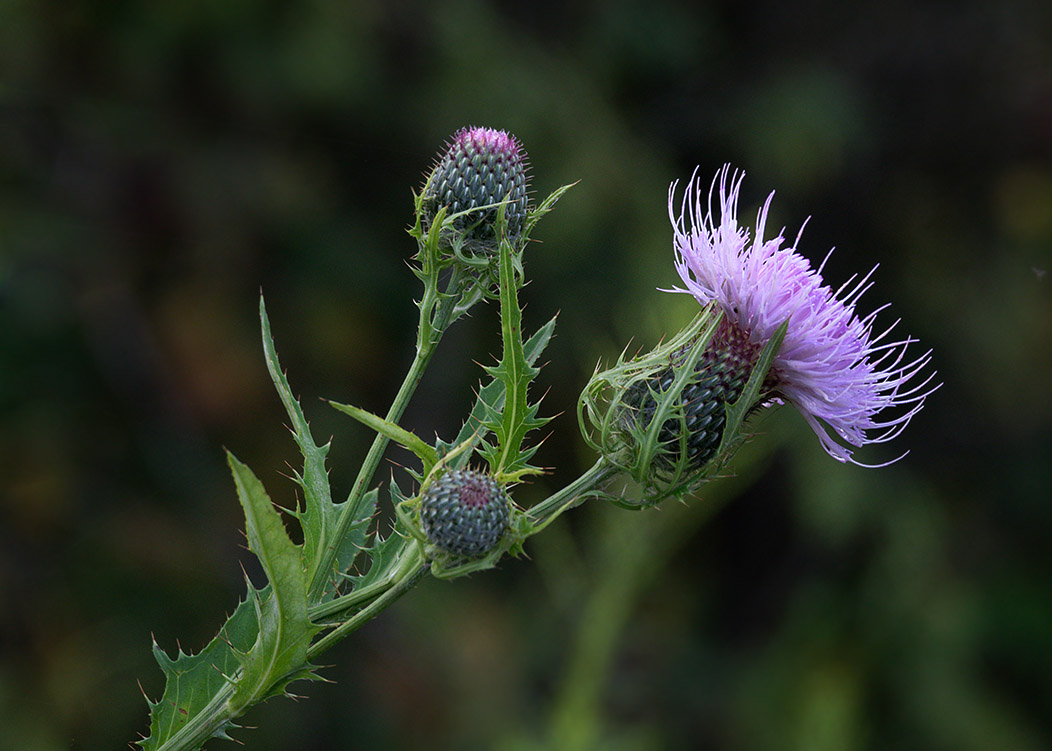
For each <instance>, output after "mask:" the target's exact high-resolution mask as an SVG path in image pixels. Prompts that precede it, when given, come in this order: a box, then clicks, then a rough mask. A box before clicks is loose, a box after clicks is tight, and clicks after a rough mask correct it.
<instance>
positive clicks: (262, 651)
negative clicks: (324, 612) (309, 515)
mask: <svg viewBox="0 0 1052 751" xmlns="http://www.w3.org/2000/svg"><path fill="white" fill-rule="evenodd" d="M227 461H228V463H229V464H230V469H231V471H232V472H233V474H234V483H235V485H237V495H238V499H239V500H240V501H241V506H242V508H243V509H244V512H245V534H246V536H247V537H248V548H249V550H251V551H252V552H253V553H255V554H256V557H257V558H259V562H260V564H261V565H262V566H263V571H264V573H265V574H266V575H267V580H268V581H269V582H270V587H269V588H268V589H264V590H262V591H257V590H253V591H252V592H251V593H250V594H251V597H250V600H251V602H252V603H253V605H254V607H255V611H256V617H257V619H258V622H259V633H258V635H257V637H256V641H255V642H254V643H253V645H252V647H251V648H250V649H249V650H248V651H247V652H237V653H235V654H237V656H238V658H239V660H240V662H241V676H240V677H239V678H238V680H237V683H236V686H235V689H234V695H233V696H232V697H231V698H230V700H229V702H228V705H229V707H230V710H231V712H232V713H233V714H235V715H237V714H240V712H241V711H243V710H244V708H245V707H248V706H249V705H251V704H254V703H255V702H257V701H260V700H262V699H265V698H267V697H269V696H273V695H275V694H279V693H282V692H283V691H284V689H285V685H286V684H287V683H288V682H289V681H290V680H294V679H296V678H305V677H308V675H309V665H308V663H307V647H308V646H309V645H310V640H311V638H312V637H313V636H314V634H316V633H317V632H318V630H319V629H318V627H316V626H314V625H313V624H311V622H310V619H309V618H308V617H307V577H306V572H305V571H304V569H303V561H302V558H301V556H300V547H299V546H298V545H295V544H294V543H293V542H292V540H290V539H289V536H288V532H287V531H286V530H285V525H284V523H283V522H282V520H281V515H280V514H279V513H278V511H277V510H276V509H275V508H274V506H273V504H272V503H271V500H270V496H268V495H267V492H266V490H264V488H263V483H261V482H260V481H259V479H258V478H257V477H256V476H255V474H253V473H252V470H250V469H249V468H248V467H246V466H245V465H244V464H242V463H241V462H239V461H238V460H237V459H236V458H235V457H234V455H233V454H230V453H228V454H227Z"/></svg>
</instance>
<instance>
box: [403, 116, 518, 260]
mask: <svg viewBox="0 0 1052 751" xmlns="http://www.w3.org/2000/svg"><path fill="white" fill-rule="evenodd" d="M527 169H528V164H527V157H526V151H525V150H524V149H523V148H522V144H521V143H519V140H518V139H517V138H515V136H513V135H511V134H510V133H508V132H506V131H503V130H494V129H492V128H479V127H467V128H462V129H461V130H459V131H457V133H456V134H455V135H454V136H453V138H452V140H451V141H450V142H449V145H448V146H447V147H446V150H445V151H444V152H443V153H442V155H441V156H440V157H439V158H438V161H437V162H436V164H435V167H434V169H433V170H432V171H431V174H430V175H429V177H428V181H427V184H426V186H425V188H424V195H423V199H424V200H423V215H422V217H421V220H422V223H423V229H424V231H425V232H426V231H428V230H429V229H430V226H431V222H432V221H433V220H434V218H435V215H436V214H437V213H438V211H439V209H441V208H442V207H445V209H446V212H447V216H448V215H450V214H455V213H458V212H461V211H469V210H471V209H478V210H477V211H470V213H468V214H466V215H464V216H461V217H458V218H457V219H456V220H455V221H454V229H455V231H456V232H457V233H459V234H460V236H461V238H462V240H463V242H464V245H465V247H466V248H467V249H468V250H470V251H472V252H483V253H489V254H495V253H496V249H497V243H498V241H499V238H498V237H497V234H496V225H497V216H498V207H496V206H494V205H493V204H499V203H501V202H502V201H504V200H505V199H507V201H508V203H507V205H506V207H505V209H504V216H505V221H506V223H507V237H508V239H509V240H511V241H512V242H513V243H514V242H515V240H516V239H517V238H518V237H519V236H520V235H521V233H522V230H523V226H524V224H525V220H526V211H527V207H528V202H529V197H528V195H527V183H528V180H527V174H526V173H527ZM481 206H489V208H486V209H479V207H481ZM447 239H448V240H449V241H451V242H452V241H454V238H452V237H450V238H447Z"/></svg>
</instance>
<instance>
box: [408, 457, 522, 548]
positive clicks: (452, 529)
mask: <svg viewBox="0 0 1052 751" xmlns="http://www.w3.org/2000/svg"><path fill="white" fill-rule="evenodd" d="M510 509H511V501H510V500H509V498H508V494H507V493H506V492H505V490H504V488H503V487H501V485H500V484H499V483H498V482H497V481H496V480H494V479H493V478H492V477H490V476H489V475H485V474H483V473H481V472H476V471H474V470H470V469H456V470H452V471H450V472H447V473H446V474H444V475H442V476H441V477H440V478H438V479H437V480H435V481H434V482H432V483H431V484H430V485H429V486H428V488H427V490H426V491H425V492H424V495H423V498H422V499H421V504H420V526H421V527H422V528H423V531H424V535H425V536H426V537H427V539H428V540H429V541H430V542H431V543H432V544H434V545H435V546H436V547H438V548H439V549H440V550H442V551H443V552H446V553H449V554H451V555H455V556H459V557H462V558H480V557H481V556H484V555H485V554H486V553H488V552H490V551H491V550H493V549H494V548H495V547H496V546H497V543H499V542H500V540H501V538H502V537H504V533H505V532H506V531H507V530H508V524H509V518H510Z"/></svg>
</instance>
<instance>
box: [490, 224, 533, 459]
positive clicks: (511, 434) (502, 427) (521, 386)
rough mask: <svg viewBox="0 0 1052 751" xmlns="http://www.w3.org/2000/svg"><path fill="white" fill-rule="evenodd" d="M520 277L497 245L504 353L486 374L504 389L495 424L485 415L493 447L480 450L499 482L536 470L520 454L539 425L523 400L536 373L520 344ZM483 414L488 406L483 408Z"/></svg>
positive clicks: (505, 248)
mask: <svg viewBox="0 0 1052 751" xmlns="http://www.w3.org/2000/svg"><path fill="white" fill-rule="evenodd" d="M519 286H520V276H519V274H518V273H517V270H516V268H515V265H514V263H513V260H512V253H511V245H510V244H509V243H508V242H507V241H506V240H502V241H501V243H500V320H501V339H502V343H503V347H504V351H503V354H502V357H501V360H500V362H498V363H497V365H495V366H492V367H487V368H486V372H487V373H489V374H490V375H491V376H492V377H493V378H494V379H495V380H497V381H500V382H501V383H502V384H503V385H504V395H505V398H504V404H503V409H502V411H501V414H500V418H499V420H495V419H494V417H493V415H492V414H487V419H486V426H487V427H488V428H490V429H491V430H492V431H493V433H494V435H495V436H496V441H497V442H496V445H493V446H488V447H487V448H486V449H484V450H483V453H484V455H485V456H486V459H487V461H488V462H489V464H490V470H491V471H492V472H493V474H494V475H495V476H497V477H499V478H502V480H509V479H518V478H519V477H521V476H522V475H524V474H528V473H530V472H539V470H537V469H535V468H533V467H530V466H529V464H528V463H527V461H526V457H525V456H524V455H523V453H522V442H523V440H525V437H526V434H527V433H528V432H529V431H530V430H532V429H534V428H537V427H540V426H541V425H543V424H544V423H545V422H547V421H546V420H541V419H539V418H537V406H536V405H531V404H529V402H528V399H527V391H528V389H529V385H530V382H531V381H532V380H533V379H534V378H535V377H536V376H537V374H538V373H539V372H540V370H539V369H538V368H535V367H533V366H532V365H531V364H530V362H529V361H528V360H527V358H526V352H525V347H524V345H523V340H522V311H521V310H520V308H519V298H518V290H519ZM486 408H487V410H486V411H487V412H491V411H492V405H488V404H487V405H486Z"/></svg>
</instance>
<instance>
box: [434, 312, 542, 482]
mask: <svg viewBox="0 0 1052 751" xmlns="http://www.w3.org/2000/svg"><path fill="white" fill-rule="evenodd" d="M555 322H556V318H552V319H551V320H550V321H548V323H546V324H544V325H543V326H541V327H540V328H539V329H538V330H537V332H536V333H535V334H534V335H533V336H531V337H530V338H529V340H528V341H527V342H526V346H525V347H524V351H525V353H526V362H527V363H528V364H529V365H533V364H534V363H536V362H537V358H538V357H540V356H541V353H542V352H543V351H544V348H545V347H547V346H548V342H550V341H551V338H552V335H553V332H554V331H555ZM504 393H505V392H504V383H503V382H502V381H501V380H499V379H497V378H491V379H490V381H489V382H488V383H487V384H486V385H485V386H482V387H481V388H480V389H479V391H478V397H477V398H476V399H475V405H474V407H473V408H472V410H471V413H470V414H469V415H468V419H467V420H465V421H464V425H463V426H462V427H461V428H460V432H459V433H458V434H457V436H456V438H454V439H453V441H452V442H451V443H446V442H445V441H439V442H438V445H437V449H438V453H439V455H441V456H445V454H446V453H447V452H449V451H450V450H452V449H453V448H454V447H455V446H460V445H462V444H463V443H464V442H465V441H468V440H471V439H472V437H473V436H474V440H475V442H476V443H477V442H478V441H480V440H482V434H483V429H482V428H483V426H484V425H485V424H486V423H487V422H493V421H494V419H495V417H496V416H499V415H500V413H501V410H502V409H503V408H504ZM470 458H471V452H470V451H465V452H463V453H462V454H461V455H460V456H458V457H457V458H456V459H455V460H453V461H452V462H450V463H449V465H448V467H449V469H463V468H464V467H465V466H466V465H467V463H468V461H469V460H470Z"/></svg>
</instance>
